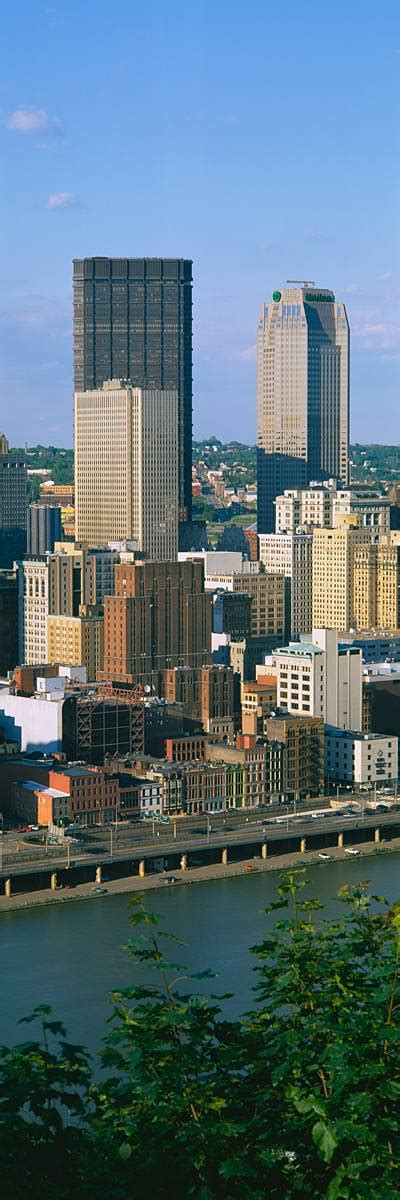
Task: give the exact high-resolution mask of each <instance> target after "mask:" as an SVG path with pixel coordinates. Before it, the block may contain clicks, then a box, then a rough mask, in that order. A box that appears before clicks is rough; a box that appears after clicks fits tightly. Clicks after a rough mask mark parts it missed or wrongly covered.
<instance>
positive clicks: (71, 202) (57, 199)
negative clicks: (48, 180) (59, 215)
mask: <svg viewBox="0 0 400 1200" xmlns="http://www.w3.org/2000/svg"><path fill="white" fill-rule="evenodd" d="M77 203H78V201H77V199H76V196H73V195H72V192H52V193H51V195H50V196H49V198H48V200H47V203H46V208H74V207H75V206H76V205H77Z"/></svg>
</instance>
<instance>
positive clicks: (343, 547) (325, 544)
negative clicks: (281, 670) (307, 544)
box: [312, 525, 371, 632]
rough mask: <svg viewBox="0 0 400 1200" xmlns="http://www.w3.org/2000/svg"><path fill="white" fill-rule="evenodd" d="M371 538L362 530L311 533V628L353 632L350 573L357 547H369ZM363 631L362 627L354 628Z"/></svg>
mask: <svg viewBox="0 0 400 1200" xmlns="http://www.w3.org/2000/svg"><path fill="white" fill-rule="evenodd" d="M370 543H371V534H370V533H369V532H368V531H367V530H366V529H355V528H352V527H351V526H345V525H344V526H343V527H342V528H338V529H315V530H314V533H313V555H312V560H313V561H312V614H313V622H312V623H313V628H316V629H337V630H339V632H341V631H343V632H345V631H346V630H347V629H353V628H355V598H354V578H355V576H354V569H355V556H356V553H357V551H358V550H359V549H360V548H361V547H365V546H367V547H369V546H370ZM357 627H358V628H364V626H357Z"/></svg>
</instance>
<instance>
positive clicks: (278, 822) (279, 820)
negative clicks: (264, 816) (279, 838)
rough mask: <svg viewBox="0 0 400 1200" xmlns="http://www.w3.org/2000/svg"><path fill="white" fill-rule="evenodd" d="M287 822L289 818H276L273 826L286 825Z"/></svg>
mask: <svg viewBox="0 0 400 1200" xmlns="http://www.w3.org/2000/svg"><path fill="white" fill-rule="evenodd" d="M288 820H289V817H276V818H275V824H276V825H286V823H287V821H288Z"/></svg>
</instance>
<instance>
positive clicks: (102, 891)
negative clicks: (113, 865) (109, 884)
mask: <svg viewBox="0 0 400 1200" xmlns="http://www.w3.org/2000/svg"><path fill="white" fill-rule="evenodd" d="M92 892H93V895H94V896H105V895H106V892H108V888H105V887H100V885H98V886H97V887H92Z"/></svg>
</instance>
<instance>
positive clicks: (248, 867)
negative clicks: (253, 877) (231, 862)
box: [243, 863, 254, 871]
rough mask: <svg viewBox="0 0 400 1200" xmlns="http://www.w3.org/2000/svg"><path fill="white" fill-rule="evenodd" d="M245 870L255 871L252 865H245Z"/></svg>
mask: <svg viewBox="0 0 400 1200" xmlns="http://www.w3.org/2000/svg"><path fill="white" fill-rule="evenodd" d="M243 870H244V871H254V867H253V866H252V865H251V863H245V864H244V867H243Z"/></svg>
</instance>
